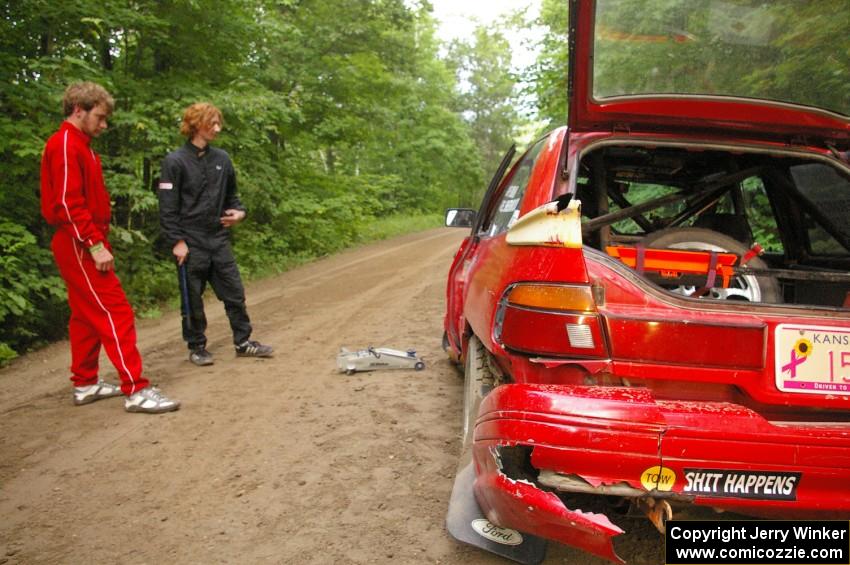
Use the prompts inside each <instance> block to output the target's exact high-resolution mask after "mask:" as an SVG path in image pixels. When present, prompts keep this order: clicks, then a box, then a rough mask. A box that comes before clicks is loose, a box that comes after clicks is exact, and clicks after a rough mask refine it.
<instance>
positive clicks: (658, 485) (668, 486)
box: [640, 465, 676, 492]
mask: <svg viewBox="0 0 850 565" xmlns="http://www.w3.org/2000/svg"><path fill="white" fill-rule="evenodd" d="M640 484H641V485H643V488H645V489H646V490H660V491H665V492H666V491H669V490H672V489H673V485H674V484H676V472H675V471H673V469H668V468H667V467H661V466H659V465H656V466H655V467H650V468H649V469H647V470H646V471H644V472H643V473H641V475H640Z"/></svg>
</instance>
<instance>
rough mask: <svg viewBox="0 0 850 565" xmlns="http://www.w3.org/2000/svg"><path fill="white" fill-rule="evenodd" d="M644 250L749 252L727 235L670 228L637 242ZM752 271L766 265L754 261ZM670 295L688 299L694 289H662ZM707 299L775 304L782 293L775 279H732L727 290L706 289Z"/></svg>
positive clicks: (753, 259) (737, 277) (751, 276)
mask: <svg viewBox="0 0 850 565" xmlns="http://www.w3.org/2000/svg"><path fill="white" fill-rule="evenodd" d="M641 243H642V244H643V246H644V247H654V248H656V249H691V250H697V251H720V252H723V251H726V252H729V253H734V254H736V255H738V256H739V257H743V256H744V254H746V253H747V252H748V251H749V249H748V248H747V246H746V245H744V244H743V243H741V242H740V241H737V240H735V239H732V238H731V237H729V236H727V235H723V234H722V233H718V232H716V231H712V230H707V229H703V228H673V229H667V230H660V231H657V232H654V233H651V234H649V235H648V236H646V237H645V238H644V239H643V241H642V242H641ZM747 266H748V267H752V268H753V269H767V268H768V265H767V263H765V262H764V261H762V260H761V259H759V258H758V257H753V258H752V259H750V260H749V261H748V262H747ZM666 288H668V290H670V291H671V292H674V293H676V294H681V295H684V296H690V295H692V294H693V293H694V292H695V291H696V290H697V289H696V287H692V286H676V287H666ZM706 296H707V297H711V298H715V299H719V300H743V301H748V302H764V303H769V304H778V303H781V302H782V292H781V289H780V287H779V282H778V281H777V280H776V278H775V277H767V276H758V277H757V276H755V275H735V276H733V277H732V279H731V280H730V282H729V288H719V287H715V288H712V289H710V291H709V293H708V294H707V295H706Z"/></svg>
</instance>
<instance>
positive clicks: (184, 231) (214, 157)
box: [157, 102, 273, 366]
mask: <svg viewBox="0 0 850 565" xmlns="http://www.w3.org/2000/svg"><path fill="white" fill-rule="evenodd" d="M221 124H222V116H221V111H220V110H219V109H218V108H216V107H215V106H213V105H212V104H209V103H206V102H201V103H197V104H192V105H191V106H189V107H188V108H187V109H186V111H185V113H184V115H183V122H182V124H181V125H180V133H181V134H183V135H184V136H186V139H187V141H186V144H185V145H183V146H182V147H181V148H179V149H177V150H176V151H172V152H171V153H169V154H168V155H167V156H166V157H165V159H163V161H162V167H161V173H160V180H159V190H158V191H157V192H158V194H159V219H160V224H161V226H162V231H163V233H164V235H165V238H166V239H167V241H168V242H169V243H170V245H172V246H173V247H172V252H173V254H174V257H175V258H176V259H177V265H178V274H179V276H178V280H179V284H180V291H181V297H182V298H183V303H184V304H183V339H184V340H185V341H186V343H187V344H188V346H189V351H190V353H189V360H190V361H192V363H194V364H195V365H199V366H203V365H212V363H213V357H212V354H210V352H209V351H207V348H206V346H207V338H206V335H205V331H206V328H207V319H206V316H205V315H204V303H203V294H204V289H205V287H206V284H207V282H209V283H210V285H211V286H212V288H213V290H214V291H215V294H216V296H217V297H218V299H219V300H221V301H222V302H224V309H225V312H226V313H227V318H228V319H229V320H230V328H231V330H232V331H233V343H234V345H235V347H236V355H237V356H240V357H270V356H271V355H272V352H273V350H272V348H271V347H270V346H268V345H263V344H261V343H258V342H256V341H252V340H251V339H250V337H251V321H250V319H249V318H248V311H247V309H246V307H245V289H244V287H243V286H242V279H241V277H240V276H239V268H238V267H237V266H236V259H235V257H234V256H233V249H232V248H231V246H230V234H229V232H228V229H229V228H230V227H232V226H234V225H236V224H237V223H239V222H241V221H242V219H244V218H245V208H244V207H243V206H242V203H241V202H240V201H239V198H238V197H237V196H236V173H235V171H234V170H233V163H231V161H230V157H229V156H228V154H227V152H225V151H223V150H221V149H217V148H215V147H210V145H209V143H210V142H211V141H213V140H214V139H215V138H216V136H217V135H218V133H219V132H220V131H221ZM187 302H188V304H187Z"/></svg>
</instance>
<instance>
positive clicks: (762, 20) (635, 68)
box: [592, 0, 850, 115]
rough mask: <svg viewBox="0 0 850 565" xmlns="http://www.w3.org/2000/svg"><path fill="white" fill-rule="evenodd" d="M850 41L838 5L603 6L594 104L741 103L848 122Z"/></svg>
mask: <svg viewBox="0 0 850 565" xmlns="http://www.w3.org/2000/svg"><path fill="white" fill-rule="evenodd" d="M847 37H850V17H847V12H846V10H845V9H842V8H839V7H838V5H837V4H836V3H835V2H833V1H832V0H812V1H809V2H800V1H799V0H773V1H771V2H765V1H764V0H598V1H597V3H596V17H595V34H594V57H593V87H592V92H593V98H594V99H596V100H604V99H608V98H613V97H618V96H633V95H660V94H664V95H670V94H673V95H676V94H681V95H712V96H734V97H744V98H756V99H763V100H774V101H781V102H789V103H793V104H801V105H805V106H813V107H818V108H823V109H826V110H830V111H833V112H837V113H839V114H844V115H850V57H849V56H848V51H847V49H846V48H845V47H846V42H847Z"/></svg>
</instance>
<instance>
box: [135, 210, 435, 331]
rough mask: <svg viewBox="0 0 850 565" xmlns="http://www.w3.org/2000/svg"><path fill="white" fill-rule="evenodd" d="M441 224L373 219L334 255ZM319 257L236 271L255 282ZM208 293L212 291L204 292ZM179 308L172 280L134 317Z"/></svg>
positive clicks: (427, 218)
mask: <svg viewBox="0 0 850 565" xmlns="http://www.w3.org/2000/svg"><path fill="white" fill-rule="evenodd" d="M442 225H443V216H442V215H441V214H420V215H415V216H410V215H407V214H395V215H392V216H387V217H385V218H375V219H374V220H373V221H372V222H370V223H369V224H366V225H365V226H363V228H362V229H360V230H358V233H357V238H356V239H355V241H353V242H352V243H351V244H350V245H346V246H344V247H342V248H340V249H339V250H338V251H335V253H339V252H340V251H343V250H345V249H351V248H352V247H357V246H360V245H364V244H366V243H370V242H373V241H380V240H383V239H389V238H392V237H397V236H400V235H405V234H408V233H415V232H419V231H425V230H429V229H432V228H437V227H440V226H442ZM319 257H320V256H319V255H310V254H301V255H287V256H285V257H279V258H276V259H275V260H274V261H269V262H268V263H266V264H264V265H262V266H260V267H255V268H254V269H252V270H247V269H244V268H243V269H240V270H242V277H243V278H244V279H245V280H246V281H255V280H259V279H264V278H266V277H271V276H275V275H279V274H280V273H284V272H286V271H289V270H291V269H294V268H295V267H298V266H299V265H303V264H305V263H309V262H310V261H314V260H316V259H318V258H319ZM238 261H239V258H238V257H237V262H238ZM208 292H212V291H209V290H208ZM179 309H180V296H179V295H177V294H176V281H175V294H174V295H173V296H172V297H171V298H169V299H168V300H167V301H166V303H165V304H163V305H152V306H150V307H147V308H139V309H138V310H137V312H136V316H138V317H139V318H142V319H156V318H159V317H161V316H162V315H163V314H164V313H165V312H167V311H170V310H179Z"/></svg>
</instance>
